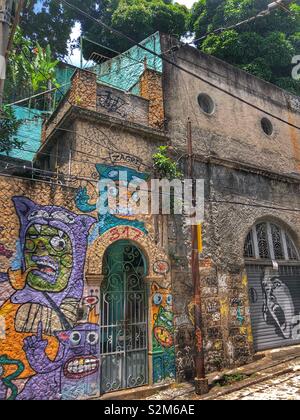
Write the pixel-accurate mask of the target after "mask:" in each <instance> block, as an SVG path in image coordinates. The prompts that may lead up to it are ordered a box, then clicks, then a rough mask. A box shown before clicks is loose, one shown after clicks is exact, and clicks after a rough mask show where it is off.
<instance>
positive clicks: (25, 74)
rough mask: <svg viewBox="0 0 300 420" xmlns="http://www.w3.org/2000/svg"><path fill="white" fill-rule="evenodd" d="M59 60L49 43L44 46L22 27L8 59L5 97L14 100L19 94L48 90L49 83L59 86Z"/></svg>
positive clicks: (18, 31)
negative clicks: (56, 76)
mask: <svg viewBox="0 0 300 420" xmlns="http://www.w3.org/2000/svg"><path fill="white" fill-rule="evenodd" d="M58 63H59V62H58V61H57V60H54V59H53V58H52V53H51V48H50V46H49V45H48V46H47V47H46V48H42V47H41V46H40V44H38V43H32V42H31V41H30V40H28V39H27V38H26V37H24V35H23V33H22V31H21V30H20V28H18V29H17V31H16V34H15V37H14V45H13V49H12V51H11V53H10V55H9V59H8V76H7V80H6V84H5V98H6V100H7V101H13V100H14V99H17V98H18V97H19V96H23V97H24V95H28V96H30V95H31V94H33V93H36V92H39V91H43V90H47V89H48V87H49V84H50V83H51V85H52V86H58V84H57V81H56V79H55V69H56V66H57V64H58Z"/></svg>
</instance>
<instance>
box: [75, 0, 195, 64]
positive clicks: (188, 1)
mask: <svg viewBox="0 0 300 420" xmlns="http://www.w3.org/2000/svg"><path fill="white" fill-rule="evenodd" d="M176 1H177V3H180V4H184V5H185V6H187V7H192V5H193V4H194V3H195V2H196V0H176ZM80 32H81V28H80V24H79V23H76V25H75V26H74V28H73V31H72V34H71V39H77V38H79V37H80ZM70 54H71V52H70V49H69V59H68V62H69V63H70V64H73V65H74V66H79V65H80V50H79V49H76V50H74V51H73V54H72V55H70Z"/></svg>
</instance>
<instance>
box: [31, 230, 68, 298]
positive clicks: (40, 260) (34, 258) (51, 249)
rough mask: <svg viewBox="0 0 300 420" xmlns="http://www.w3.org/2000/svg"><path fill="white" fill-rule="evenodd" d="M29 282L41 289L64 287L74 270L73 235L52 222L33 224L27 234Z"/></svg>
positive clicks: (33, 286)
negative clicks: (52, 224) (48, 224)
mask: <svg viewBox="0 0 300 420" xmlns="http://www.w3.org/2000/svg"><path fill="white" fill-rule="evenodd" d="M25 264H26V271H27V272H28V275H27V284H28V285H29V286H30V287H32V288H33V289H35V290H38V291H41V292H52V293H59V292H61V291H62V290H64V289H65V288H66V287H67V285H68V281H69V278H70V275H71V272H72V265H73V255H72V244H71V240H70V238H69V237H68V236H67V235H66V234H65V233H64V232H62V231H60V230H59V229H56V228H54V227H51V226H47V225H43V226H41V225H40V226H39V230H37V228H36V227H35V226H31V227H30V228H29V229H28V231H27V233H26V238H25Z"/></svg>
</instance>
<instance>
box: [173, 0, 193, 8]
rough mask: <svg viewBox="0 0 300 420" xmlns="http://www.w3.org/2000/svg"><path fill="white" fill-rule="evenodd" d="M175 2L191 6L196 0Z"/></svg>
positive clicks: (178, 0)
mask: <svg viewBox="0 0 300 420" xmlns="http://www.w3.org/2000/svg"><path fill="white" fill-rule="evenodd" d="M177 3H180V4H184V5H185V6H187V7H192V6H193V4H194V3H196V0H177Z"/></svg>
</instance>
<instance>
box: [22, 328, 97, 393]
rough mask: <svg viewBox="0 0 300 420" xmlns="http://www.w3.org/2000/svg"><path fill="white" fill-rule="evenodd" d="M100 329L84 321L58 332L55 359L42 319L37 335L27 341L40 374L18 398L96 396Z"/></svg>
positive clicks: (33, 367) (37, 371)
mask: <svg viewBox="0 0 300 420" xmlns="http://www.w3.org/2000/svg"><path fill="white" fill-rule="evenodd" d="M98 329H99V328H98V326H97V325H94V324H82V325H78V326H76V327H75V328H74V329H73V330H71V331H61V332H59V333H57V334H56V336H57V339H58V341H59V343H60V344H59V350H58V353H57V356H56V359H55V360H54V361H51V360H50V359H49V357H48V356H47V354H46V348H47V346H48V340H47V339H44V338H43V326H42V323H41V322H40V323H39V326H38V332H37V335H36V336H30V337H27V338H26V339H25V340H24V350H25V352H26V355H27V358H28V361H29V363H30V365H31V367H32V369H33V370H34V371H35V372H36V373H37V374H36V375H35V376H34V377H33V378H31V379H29V381H28V382H27V384H26V386H25V388H24V390H23V391H22V392H21V394H20V395H19V396H18V397H17V400H35V399H37V400H60V399H67V400H70V399H80V398H81V397H85V396H86V395H90V396H92V395H95V394H96V393H97V390H99V359H98V357H97V355H98V354H99V334H98ZM83 378H85V380H84V381H83V380H82V379H83Z"/></svg>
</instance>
